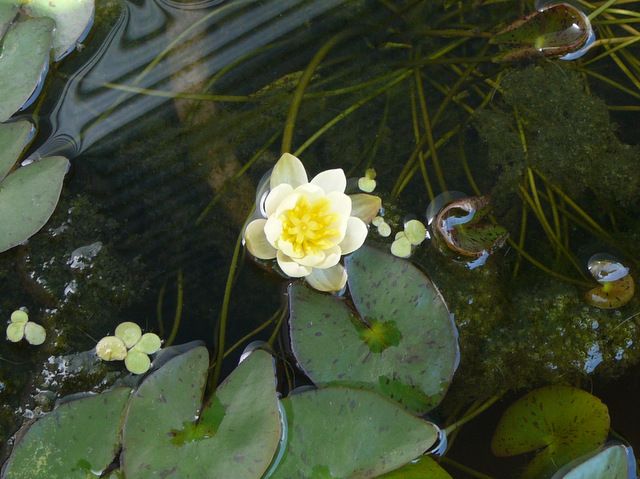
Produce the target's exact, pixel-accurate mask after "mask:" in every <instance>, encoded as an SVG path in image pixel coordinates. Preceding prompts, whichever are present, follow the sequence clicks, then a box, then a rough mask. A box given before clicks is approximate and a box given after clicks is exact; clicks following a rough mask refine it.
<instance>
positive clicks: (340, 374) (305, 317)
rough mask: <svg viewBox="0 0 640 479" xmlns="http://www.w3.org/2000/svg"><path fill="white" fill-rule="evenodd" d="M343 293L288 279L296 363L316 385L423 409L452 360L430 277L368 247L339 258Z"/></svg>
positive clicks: (454, 353)
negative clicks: (345, 280) (346, 295)
mask: <svg viewBox="0 0 640 479" xmlns="http://www.w3.org/2000/svg"><path fill="white" fill-rule="evenodd" d="M346 267H347V271H348V274H349V289H350V292H351V296H352V298H353V302H354V304H355V308H356V310H355V311H354V310H353V309H352V308H351V307H350V306H349V305H348V304H347V302H346V300H344V299H341V298H337V297H335V296H328V295H325V294H321V293H318V292H316V291H312V290H311V289H309V288H306V287H305V286H304V285H302V284H295V285H293V286H291V287H290V290H289V296H290V310H291V319H290V333H291V345H292V349H293V352H294V354H295V356H296V358H297V360H298V363H299V364H300V366H301V368H302V369H303V370H304V371H305V373H306V374H307V375H308V376H309V377H310V378H311V380H312V381H313V382H314V383H316V384H317V385H320V386H325V385H328V384H342V385H350V386H353V385H357V386H358V387H364V388H367V389H372V390H375V391H378V392H380V393H382V394H383V395H385V396H387V397H390V398H392V399H394V400H396V401H398V402H400V403H402V404H403V405H404V406H405V407H406V408H408V409H409V410H411V411H413V412H416V413H420V414H421V413H424V412H426V411H428V410H430V409H431V408H433V407H435V406H436V405H437V404H438V403H439V402H440V400H441V399H442V397H443V396H444V394H445V392H446V390H447V387H448V385H449V383H450V381H451V378H452V377H453V373H454V372H455V369H456V367H457V364H458V354H459V352H458V340H457V337H458V334H457V330H456V327H455V325H454V323H453V320H452V317H451V315H450V313H449V311H448V310H447V306H446V304H445V303H444V300H443V299H442V296H440V293H439V292H438V290H437V289H436V288H435V286H434V285H433V283H431V281H430V280H429V278H427V277H426V276H425V275H424V273H422V272H421V271H420V270H418V269H417V268H416V267H415V266H413V265H412V264H411V263H410V262H408V261H405V260H402V259H399V258H395V257H393V256H392V255H390V254H388V253H385V252H382V251H379V250H377V249H374V248H371V247H366V246H365V247H362V248H361V249H360V250H358V251H357V252H356V253H354V254H353V255H351V256H350V257H349V258H348V259H347V261H346Z"/></svg>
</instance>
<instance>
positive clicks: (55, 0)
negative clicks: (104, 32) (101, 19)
mask: <svg viewBox="0 0 640 479" xmlns="http://www.w3.org/2000/svg"><path fill="white" fill-rule="evenodd" d="M24 9H25V11H26V12H27V13H28V14H29V15H31V16H32V17H49V18H51V19H53V20H54V21H55V22H56V29H55V31H54V34H53V49H54V51H55V59H56V61H58V60H60V59H61V58H62V57H63V56H64V55H65V54H66V53H67V52H69V51H70V50H73V49H74V48H75V46H76V42H78V41H80V40H81V39H82V37H83V36H84V34H85V33H86V32H87V29H88V28H89V27H90V26H91V23H92V22H93V13H94V0H30V1H29V2H27V4H26V5H25V6H24Z"/></svg>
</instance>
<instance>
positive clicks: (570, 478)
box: [552, 444, 637, 479]
mask: <svg viewBox="0 0 640 479" xmlns="http://www.w3.org/2000/svg"><path fill="white" fill-rule="evenodd" d="M603 478H606V479H637V476H636V458H635V457H634V455H633V450H632V449H631V448H630V447H625V446H623V445H622V444H617V445H612V446H607V447H605V448H603V449H601V450H598V451H596V452H594V453H591V454H587V455H586V456H584V457H581V458H579V459H577V460H576V461H573V462H572V463H570V464H567V466H565V467H563V468H562V470H560V471H558V472H557V473H556V474H554V475H553V478H552V479H603Z"/></svg>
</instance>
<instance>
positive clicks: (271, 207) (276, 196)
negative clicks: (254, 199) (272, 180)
mask: <svg viewBox="0 0 640 479" xmlns="http://www.w3.org/2000/svg"><path fill="white" fill-rule="evenodd" d="M292 191H293V186H291V185H289V184H287V183H282V184H280V185H278V186H276V187H275V188H274V189H272V190H271V191H270V192H269V195H268V196H267V199H266V200H265V202H264V209H265V212H266V213H267V217H269V216H271V215H272V214H273V213H274V212H275V211H276V209H277V208H278V205H279V204H280V203H282V200H284V199H285V198H286V197H287V196H289V195H290V194H291V192H292Z"/></svg>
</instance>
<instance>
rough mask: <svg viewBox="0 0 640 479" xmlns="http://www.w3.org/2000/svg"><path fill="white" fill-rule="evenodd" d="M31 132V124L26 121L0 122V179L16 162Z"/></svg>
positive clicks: (0, 179)
mask: <svg viewBox="0 0 640 479" xmlns="http://www.w3.org/2000/svg"><path fill="white" fill-rule="evenodd" d="M32 134H33V125H31V123H29V122H28V121H16V122H14V123H2V124H0V181H2V180H3V179H4V178H5V176H7V174H9V171H11V168H13V165H15V164H16V161H18V158H19V157H20V153H22V150H24V147H25V146H27V143H28V142H29V139H30V138H31V136H32Z"/></svg>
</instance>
